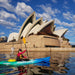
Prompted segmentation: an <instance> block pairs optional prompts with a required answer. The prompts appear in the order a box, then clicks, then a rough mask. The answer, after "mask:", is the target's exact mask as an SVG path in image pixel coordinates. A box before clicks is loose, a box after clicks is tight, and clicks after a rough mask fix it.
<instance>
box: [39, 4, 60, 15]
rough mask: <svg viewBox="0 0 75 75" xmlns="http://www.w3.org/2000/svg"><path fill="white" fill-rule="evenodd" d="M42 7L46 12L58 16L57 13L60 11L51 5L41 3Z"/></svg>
mask: <svg viewBox="0 0 75 75" xmlns="http://www.w3.org/2000/svg"><path fill="white" fill-rule="evenodd" d="M40 7H41V8H42V9H43V10H44V12H45V13H47V14H49V15H51V16H56V15H55V14H58V13H60V10H58V9H52V8H51V7H50V6H45V5H40Z"/></svg>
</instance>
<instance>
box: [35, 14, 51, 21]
mask: <svg viewBox="0 0 75 75" xmlns="http://www.w3.org/2000/svg"><path fill="white" fill-rule="evenodd" d="M36 16H37V17H43V19H44V20H49V19H51V16H50V15H49V14H47V13H42V14H40V13H36Z"/></svg>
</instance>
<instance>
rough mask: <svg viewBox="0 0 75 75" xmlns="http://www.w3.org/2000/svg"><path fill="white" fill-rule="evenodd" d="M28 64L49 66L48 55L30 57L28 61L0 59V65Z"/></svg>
mask: <svg viewBox="0 0 75 75" xmlns="http://www.w3.org/2000/svg"><path fill="white" fill-rule="evenodd" d="M30 64H35V65H39V66H45V65H46V66H50V57H45V58H38V59H31V60H29V61H14V62H9V61H0V65H5V66H13V67H18V66H24V65H30Z"/></svg>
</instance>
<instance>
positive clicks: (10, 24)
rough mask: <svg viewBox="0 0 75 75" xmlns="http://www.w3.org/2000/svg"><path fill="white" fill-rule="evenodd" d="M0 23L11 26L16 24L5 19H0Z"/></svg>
mask: <svg viewBox="0 0 75 75" xmlns="http://www.w3.org/2000/svg"><path fill="white" fill-rule="evenodd" d="M0 24H1V25H4V26H11V27H15V26H16V23H14V22H9V21H6V20H2V19H1V20H0Z"/></svg>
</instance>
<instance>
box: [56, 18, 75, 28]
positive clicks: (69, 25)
mask: <svg viewBox="0 0 75 75" xmlns="http://www.w3.org/2000/svg"><path fill="white" fill-rule="evenodd" d="M55 24H58V25H63V26H68V27H75V23H67V22H64V21H63V22H61V21H60V20H59V19H57V18H55Z"/></svg>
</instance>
